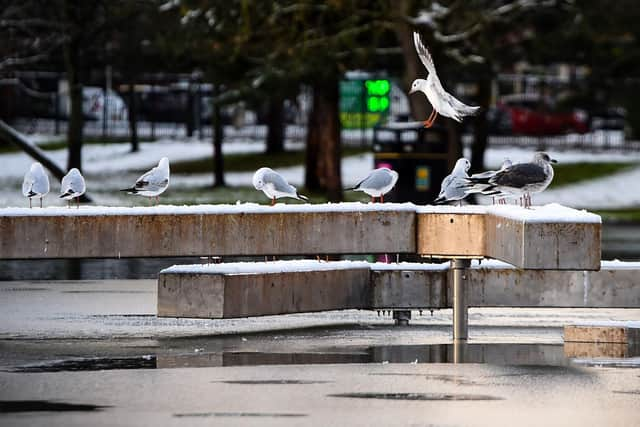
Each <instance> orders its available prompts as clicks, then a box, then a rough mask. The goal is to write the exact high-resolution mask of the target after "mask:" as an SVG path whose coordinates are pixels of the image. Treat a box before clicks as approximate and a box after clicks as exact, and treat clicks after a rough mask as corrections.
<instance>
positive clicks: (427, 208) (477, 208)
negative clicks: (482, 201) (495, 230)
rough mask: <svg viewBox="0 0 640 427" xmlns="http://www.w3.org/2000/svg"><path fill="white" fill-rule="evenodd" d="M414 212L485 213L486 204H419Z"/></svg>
mask: <svg viewBox="0 0 640 427" xmlns="http://www.w3.org/2000/svg"><path fill="white" fill-rule="evenodd" d="M415 211H416V213H419V214H431V213H433V214H477V215H479V214H486V213H487V206H481V205H464V206H452V205H451V206H450V205H420V206H416V207H415Z"/></svg>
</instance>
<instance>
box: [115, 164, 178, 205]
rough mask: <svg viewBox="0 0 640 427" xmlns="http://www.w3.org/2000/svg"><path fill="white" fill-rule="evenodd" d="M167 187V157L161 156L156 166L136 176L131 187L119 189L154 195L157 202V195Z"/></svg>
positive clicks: (132, 192)
mask: <svg viewBox="0 0 640 427" xmlns="http://www.w3.org/2000/svg"><path fill="white" fill-rule="evenodd" d="M167 187H169V159H167V158H166V157H163V158H161V159H160V162H159V163H158V166H156V167H155V168H153V169H151V170H150V171H149V172H147V173H145V174H144V175H142V176H141V177H140V178H138V180H137V181H136V183H135V184H134V186H133V187H131V188H125V189H123V190H120V191H126V192H128V193H129V194H137V195H139V196H145V197H151V198H153V197H155V198H156V203H157V202H159V198H158V196H160V194H162V193H164V191H165V190H166V189H167Z"/></svg>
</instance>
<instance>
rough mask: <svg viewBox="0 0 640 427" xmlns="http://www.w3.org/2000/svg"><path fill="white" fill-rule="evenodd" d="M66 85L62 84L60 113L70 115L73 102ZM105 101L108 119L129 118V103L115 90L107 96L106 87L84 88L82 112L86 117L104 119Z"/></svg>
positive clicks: (110, 91)
mask: <svg viewBox="0 0 640 427" xmlns="http://www.w3.org/2000/svg"><path fill="white" fill-rule="evenodd" d="M65 86H66V85H65ZM65 86H61V89H60V97H59V99H60V113H61V114H62V115H63V116H65V117H69V115H70V113H71V102H70V100H69V92H68V90H66V87H65ZM105 101H106V103H107V120H116V121H117V120H127V118H128V114H127V104H126V103H125V102H124V100H123V99H122V97H120V95H118V94H117V93H116V92H115V91H113V90H109V91H108V92H107V96H106V97H105V95H104V89H103V88H101V87H97V86H85V87H83V88H82V112H83V114H84V117H85V118H86V119H90V120H102V119H104V105H105Z"/></svg>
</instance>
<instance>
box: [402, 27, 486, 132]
mask: <svg viewBox="0 0 640 427" xmlns="http://www.w3.org/2000/svg"><path fill="white" fill-rule="evenodd" d="M413 43H414V45H415V47H416V52H418V57H420V61H422V64H423V65H424V66H425V68H426V69H427V71H428V72H429V75H428V76H427V79H426V80H424V79H415V80H414V81H413V83H412V84H411V90H410V91H409V94H412V93H415V92H418V91H420V92H422V93H424V94H425V95H426V96H427V99H428V100H429V102H430V103H431V106H432V107H433V110H432V111H431V114H430V115H429V117H428V118H427V120H425V121H424V122H423V124H424V127H426V128H430V127H431V126H432V125H433V122H434V121H435V120H436V117H438V114H440V115H442V116H445V117H450V118H452V119H453V120H455V121H457V122H461V121H462V118H463V117H464V116H471V115H474V114H476V113H477V112H478V110H480V107H472V106H469V105H467V104H464V103H463V102H461V101H459V100H457V99H456V98H455V97H454V96H453V95H451V94H450V93H448V92H447V91H446V90H444V88H443V87H442V84H441V83H440V79H439V78H438V75H437V74H436V66H435V65H434V64H433V59H432V58H431V54H430V53H429V51H428V50H427V48H426V47H425V45H423V44H422V41H421V40H420V35H419V34H418V33H416V32H415V31H414V32H413Z"/></svg>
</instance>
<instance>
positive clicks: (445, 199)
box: [433, 196, 448, 205]
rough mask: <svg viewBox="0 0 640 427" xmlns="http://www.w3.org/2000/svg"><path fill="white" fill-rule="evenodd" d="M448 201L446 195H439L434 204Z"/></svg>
mask: <svg viewBox="0 0 640 427" xmlns="http://www.w3.org/2000/svg"><path fill="white" fill-rule="evenodd" d="M447 202H448V200H447V198H446V197H444V196H439V197H436V198H435V200H434V201H433V204H434V205H442V204H444V203H447Z"/></svg>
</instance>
